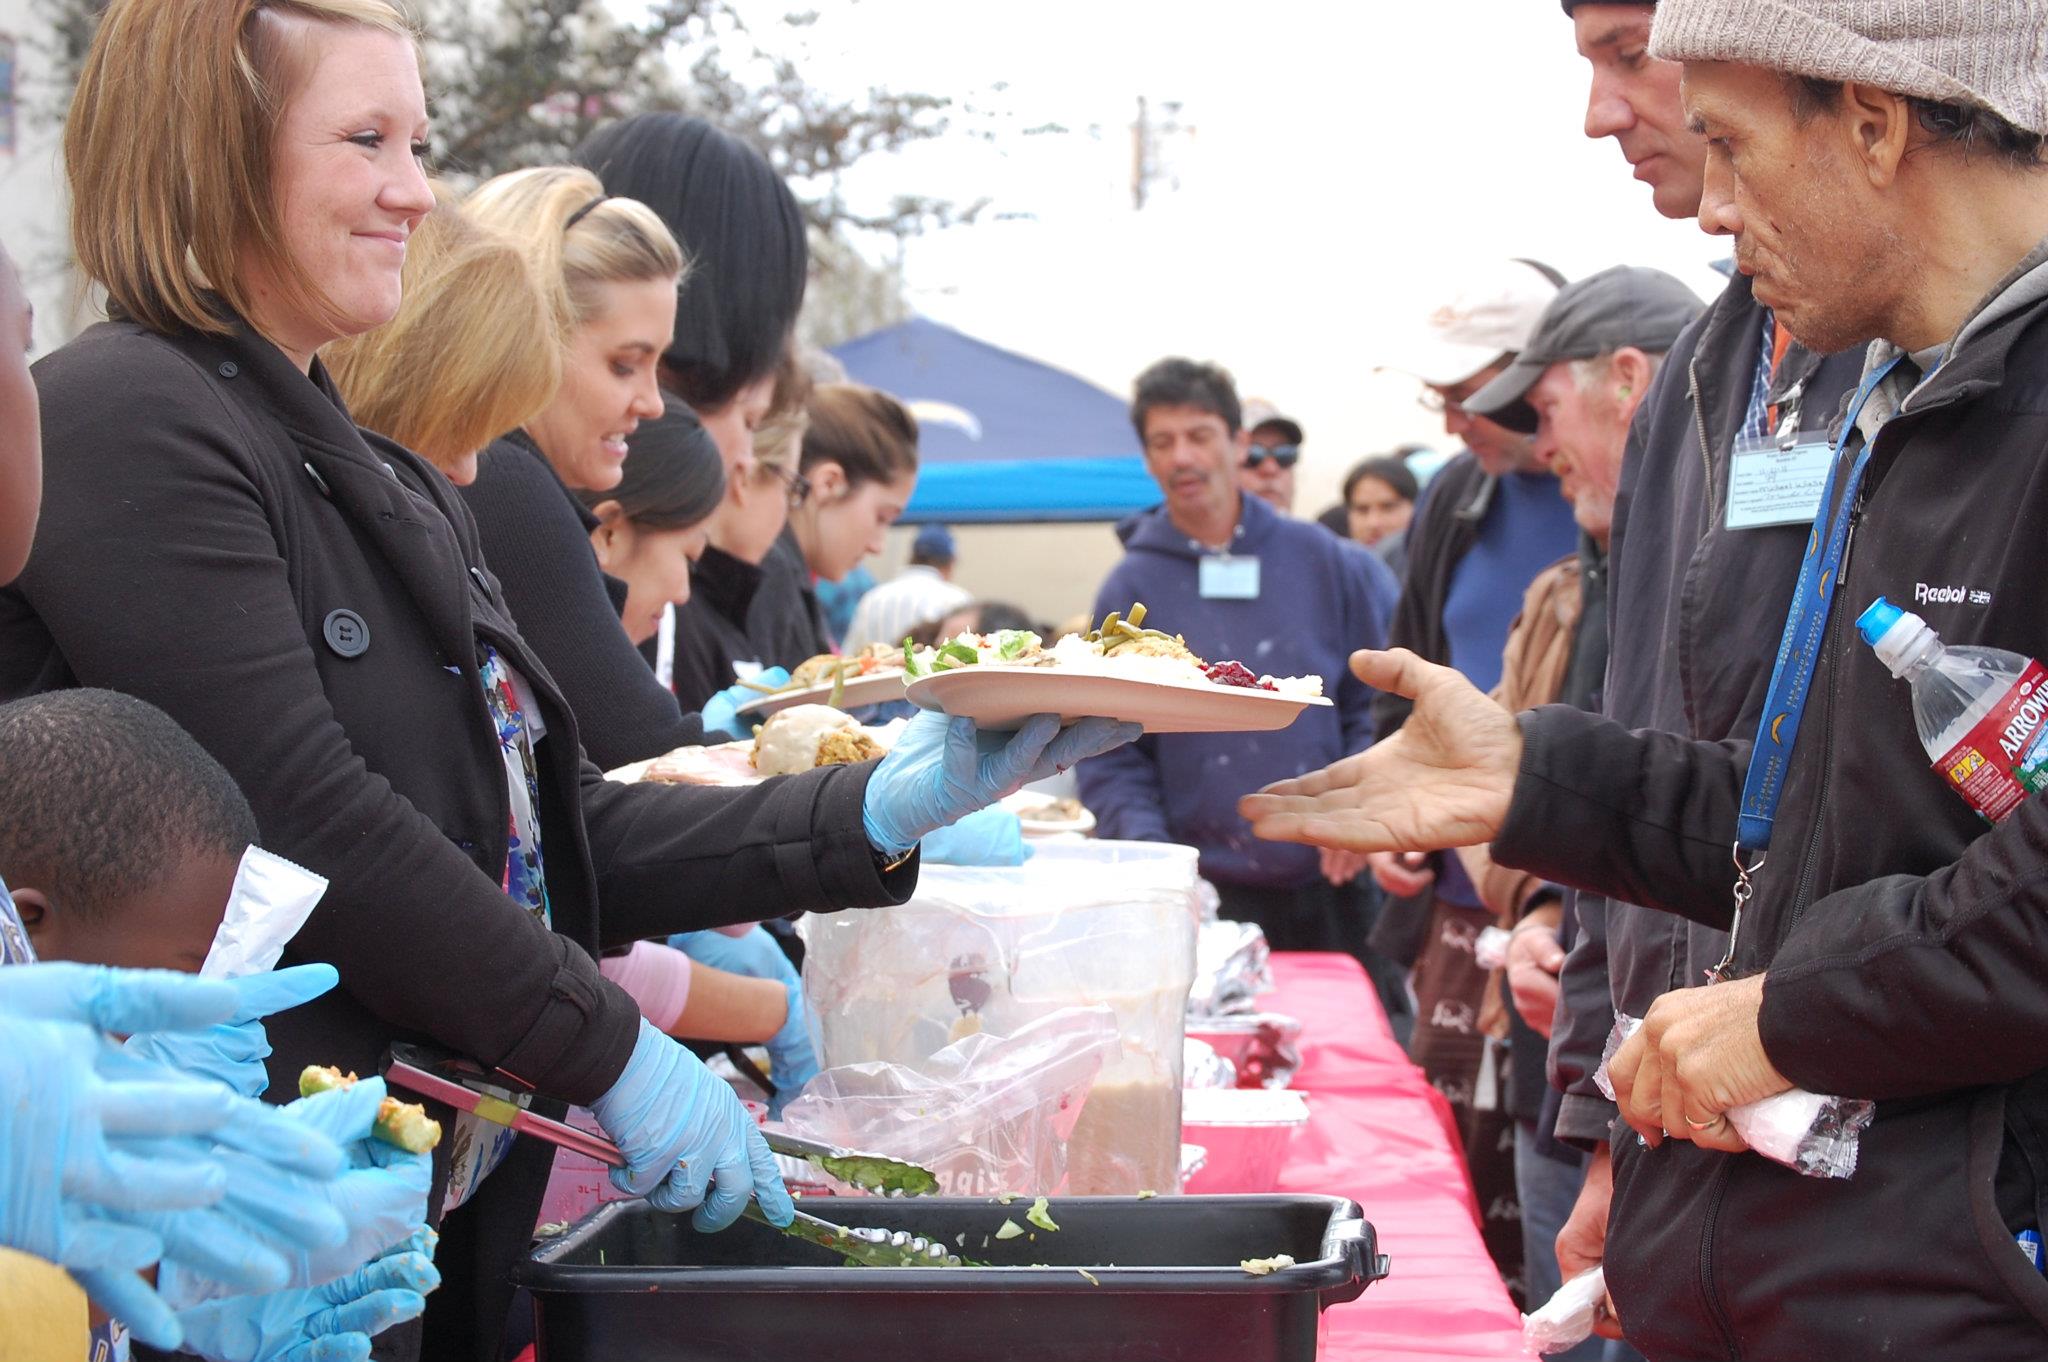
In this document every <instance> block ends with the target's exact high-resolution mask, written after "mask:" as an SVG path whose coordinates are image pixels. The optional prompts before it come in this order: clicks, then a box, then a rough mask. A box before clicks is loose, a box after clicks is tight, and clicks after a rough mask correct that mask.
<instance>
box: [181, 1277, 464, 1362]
mask: <svg viewBox="0 0 2048 1362" xmlns="http://www.w3.org/2000/svg"><path fill="white" fill-rule="evenodd" d="M440 1284H441V1274H440V1273H439V1272H438V1271H436V1270H435V1268H434V1264H433V1260H432V1259H430V1258H428V1257H427V1256H426V1255H425V1254H424V1253H415V1252H400V1253H394V1254H391V1255H389V1256H387V1257H384V1258H379V1259H378V1260H377V1261H375V1262H373V1263H370V1264H368V1265H367V1266H365V1267H362V1268H359V1269H358V1270H356V1271H355V1272H352V1273H350V1274H349V1275H348V1276H346V1277H343V1278H341V1279H340V1280H338V1281H333V1282H329V1283H328V1284H327V1285H326V1286H317V1287H313V1288H311V1289H309V1290H289V1291H276V1292H272V1293H270V1294H269V1295H264V1296H236V1297H233V1298H230V1299H228V1300H219V1301H208V1302H206V1303H205V1304H203V1305H196V1306H193V1307H192V1308H190V1309H188V1310H182V1311H180V1312H179V1313H178V1322H179V1324H180V1325H182V1326H183V1328H184V1333H185V1347H186V1350H187V1351H190V1352H195V1353H198V1354H199V1355H200V1356H202V1357H208V1358H212V1359H214V1362H364V1359H367V1358H368V1357H369V1356H370V1338H371V1336H372V1335H375V1334H380V1333H382V1332H384V1330H386V1329H389V1328H390V1327H391V1326H392V1325H394V1324H400V1323H403V1322H404V1321H406V1320H409V1319H417V1318H418V1317H419V1314H420V1312H421V1311H422V1310H424V1309H426V1305H427V1302H426V1295H427V1293H428V1292H430V1291H432V1290H433V1289H434V1288H435V1287H437V1286H439V1285H440Z"/></svg>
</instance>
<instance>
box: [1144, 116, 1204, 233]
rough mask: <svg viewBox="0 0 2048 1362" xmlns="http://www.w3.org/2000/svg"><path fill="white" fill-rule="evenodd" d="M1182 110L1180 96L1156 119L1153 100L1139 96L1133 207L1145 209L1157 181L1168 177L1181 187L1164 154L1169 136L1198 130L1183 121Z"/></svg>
mask: <svg viewBox="0 0 2048 1362" xmlns="http://www.w3.org/2000/svg"><path fill="white" fill-rule="evenodd" d="M1180 111H1181V103H1180V101H1179V100H1177V99H1176V100H1167V101H1164V102H1162V103H1161V104H1160V106H1159V118H1158V120H1157V121H1154V119H1153V117H1152V106H1151V102H1150V101H1149V100H1147V99H1146V98H1145V96H1143V95H1139V96H1138V117H1137V121H1135V122H1134V123H1132V124H1131V208H1132V209H1133V210H1134V211H1138V212H1142V211H1144V208H1145V204H1146V202H1147V201H1148V200H1149V199H1150V198H1151V196H1152V187H1153V186H1154V185H1155V184H1159V183H1160V182H1162V181H1164V182H1165V184H1166V187H1167V188H1169V189H1178V188H1179V187H1180V181H1179V178H1178V177H1177V176H1174V175H1173V174H1172V172H1171V171H1170V170H1169V169H1168V168H1167V166H1166V164H1165V162H1164V159H1163V158H1162V157H1161V155H1160V149H1161V147H1163V146H1164V145H1165V143H1166V141H1167V139H1169V138H1173V137H1178V136H1180V135H1181V134H1182V133H1192V132H1193V131H1194V129H1193V128H1190V127H1186V126H1184V125H1183V124H1182V123H1181V121H1180Z"/></svg>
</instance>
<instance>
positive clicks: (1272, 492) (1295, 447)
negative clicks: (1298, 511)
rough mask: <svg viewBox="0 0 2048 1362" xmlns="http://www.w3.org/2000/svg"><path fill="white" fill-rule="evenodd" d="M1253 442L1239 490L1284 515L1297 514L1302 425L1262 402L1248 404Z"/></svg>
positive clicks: (1247, 431)
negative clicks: (1296, 479) (1296, 470)
mask: <svg viewBox="0 0 2048 1362" xmlns="http://www.w3.org/2000/svg"><path fill="white" fill-rule="evenodd" d="M1245 405H1246V407H1247V410H1246V412H1245V435H1246V437H1247V438H1248V439H1249V441H1250V445H1249V447H1248V448H1247V449H1246V450H1245V452H1244V463H1243V465H1242V466H1241V470H1240V471H1239V473H1238V475H1237V485H1238V488H1239V490H1241V491H1243V492H1244V493H1246V494H1247V495H1249V496H1255V497H1257V498H1258V499H1259V500H1260V501H1263V502H1265V503H1266V504H1267V505H1268V506H1271V507H1272V508H1273V509H1274V510H1276V511H1278V512H1279V513H1280V514H1281V515H1293V514H1294V465H1295V464H1297V463H1299V462H1300V461H1301V423H1300V422H1298V421H1296V420H1295V419H1294V418H1293V417H1291V416H1282V415H1281V414H1280V413H1279V412H1277V411H1275V410H1273V408H1272V407H1271V406H1269V405H1267V404H1266V403H1263V402H1248V403H1246V404H1245Z"/></svg>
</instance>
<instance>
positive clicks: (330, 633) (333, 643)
mask: <svg viewBox="0 0 2048 1362" xmlns="http://www.w3.org/2000/svg"><path fill="white" fill-rule="evenodd" d="M320 632H321V633H322V634H324V635H325V636H326V638H327V646H328V647H330V648H332V649H334V651H335V654H336V655H337V656H339V657H361V656H362V655H363V654H364V653H365V652H367V651H369V647H370V626H369V625H367V624H365V623H363V617H362V616H361V615H358V614H357V613H356V612H355V611H353V610H334V611H330V612H329V613H328V616H327V621H326V623H324V624H322V625H321V626H320Z"/></svg>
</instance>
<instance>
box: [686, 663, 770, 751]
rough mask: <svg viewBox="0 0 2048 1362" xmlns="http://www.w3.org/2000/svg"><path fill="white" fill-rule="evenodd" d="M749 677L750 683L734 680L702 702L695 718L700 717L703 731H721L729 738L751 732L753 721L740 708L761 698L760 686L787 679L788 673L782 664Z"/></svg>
mask: <svg viewBox="0 0 2048 1362" xmlns="http://www.w3.org/2000/svg"><path fill="white" fill-rule="evenodd" d="M749 680H751V681H752V682H753V683H754V684H753V685H751V686H749V685H746V684H744V683H743V682H738V681H735V682H734V683H733V684H732V685H730V686H727V687H726V688H725V689H724V690H722V691H720V692H718V694H716V695H714V696H712V697H711V698H710V699H709V700H706V701H705V702H704V712H703V713H702V714H701V715H699V716H698V717H699V718H701V719H703V721H704V731H705V732H706V733H722V734H724V735H725V736H726V737H728V738H744V737H747V736H748V735H749V734H751V733H752V732H753V731H754V721H753V719H751V718H749V717H747V716H745V715H742V714H741V713H740V712H739V707H740V706H741V705H744V704H745V703H747V701H749V700H758V699H760V698H761V694H762V692H761V690H760V687H762V686H768V687H771V688H772V687H775V686H779V685H782V684H783V683H784V682H786V681H788V680H789V673H788V672H787V671H784V670H783V669H782V668H781V667H769V668H767V669H766V670H764V671H761V672H758V673H756V674H755V675H754V676H752V677H750V678H749Z"/></svg>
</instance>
